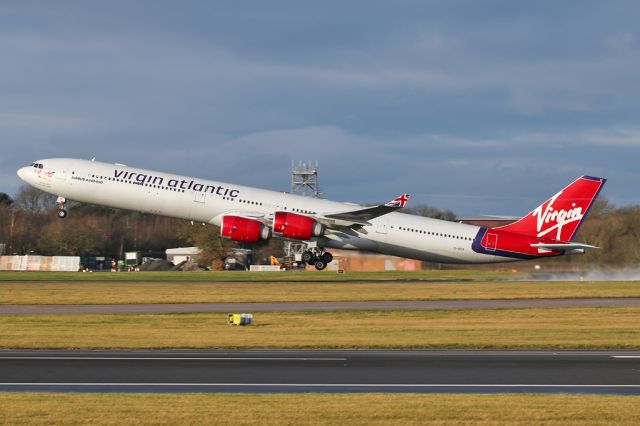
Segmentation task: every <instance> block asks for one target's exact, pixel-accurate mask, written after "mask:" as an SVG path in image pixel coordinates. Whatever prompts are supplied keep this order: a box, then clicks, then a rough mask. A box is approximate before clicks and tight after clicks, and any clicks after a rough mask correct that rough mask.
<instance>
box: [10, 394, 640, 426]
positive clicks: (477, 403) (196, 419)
mask: <svg viewBox="0 0 640 426" xmlns="http://www.w3.org/2000/svg"><path fill="white" fill-rule="evenodd" d="M638 418H640V397H638V396H605V395H588V396H587V395H442V394H435V395H416V394H409V395H399V394H359V395H358V394H338V395H330V394H308V395H263V394H258V395H223V394H186V395H172V394H169V395H146V394H136V395H128V394H72V393H71V394H70V393H3V394H0V422H1V423H3V424H5V423H6V424H13V425H51V424H97V425H120V424H136V425H140V424H156V425H175V424H224V425H239V426H241V425H255V424H270V425H340V424H348V425H388V424H402V425H419V424H444V425H449V424H451V425H503V424H515V425H530V424H562V425H578V424H580V425H612V424H617V425H634V424H637V421H638Z"/></svg>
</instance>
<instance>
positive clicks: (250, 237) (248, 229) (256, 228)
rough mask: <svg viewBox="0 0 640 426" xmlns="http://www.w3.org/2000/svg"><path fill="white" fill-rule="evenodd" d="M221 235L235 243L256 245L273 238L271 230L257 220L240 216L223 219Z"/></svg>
mask: <svg viewBox="0 0 640 426" xmlns="http://www.w3.org/2000/svg"><path fill="white" fill-rule="evenodd" d="M220 235H222V237H223V238H229V239H231V240H233V241H242V242H245V243H255V242H258V241H259V240H268V239H269V238H271V230H270V229H269V228H267V227H266V226H264V225H263V224H262V222H259V221H257V220H253V219H247V218H245V217H240V216H225V217H223V218H222V226H221V227H220Z"/></svg>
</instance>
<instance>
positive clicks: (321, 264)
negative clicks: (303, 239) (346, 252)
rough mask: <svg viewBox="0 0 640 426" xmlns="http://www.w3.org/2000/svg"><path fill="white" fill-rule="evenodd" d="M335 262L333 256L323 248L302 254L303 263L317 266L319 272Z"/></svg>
mask: <svg viewBox="0 0 640 426" xmlns="http://www.w3.org/2000/svg"><path fill="white" fill-rule="evenodd" d="M332 260H333V255H332V254H331V253H329V252H328V251H324V249H323V248H319V247H317V248H314V249H312V250H307V251H305V252H304V253H302V261H303V262H305V263H308V264H309V265H313V266H315V268H316V269H317V270H318V271H322V270H323V269H324V268H326V267H327V265H328V264H329V263H331V261H332Z"/></svg>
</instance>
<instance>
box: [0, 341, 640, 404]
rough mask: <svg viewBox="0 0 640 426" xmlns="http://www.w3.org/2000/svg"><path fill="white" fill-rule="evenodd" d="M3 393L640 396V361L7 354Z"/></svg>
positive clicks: (444, 355) (525, 356) (513, 354)
mask: <svg viewBox="0 0 640 426" xmlns="http://www.w3.org/2000/svg"><path fill="white" fill-rule="evenodd" d="M0 391H30V392H33V391H40V392H42V391H56V392H136V393H167V392H171V393H174V392H178V393H184V392H234V393H310V392H324V393H347V392H349V393H353V392H394V393H398V392H400V393H442V392H445V393H578V394H622V395H640V352H638V351H635V352H629V351H559V352H552V351H455V350H454V351H345V350H336V351H294V350H285V351H281V350H271V351H0Z"/></svg>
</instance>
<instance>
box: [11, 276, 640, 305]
mask: <svg viewBox="0 0 640 426" xmlns="http://www.w3.org/2000/svg"><path fill="white" fill-rule="evenodd" d="M127 276H128V275H127ZM585 297H640V283H638V282H633V281H607V282H598V281H594V282H567V281H563V282H512V281H497V282H496V281H493V282H481V281H473V282H435V283H431V282H384V281H383V282H368V283H358V282H348V283H344V282H342V283H327V282H306V283H299V282H267V283H264V282H247V281H237V282H222V283H220V282H166V281H156V282H92V281H69V282H46V281H34V282H20V281H13V282H9V281H5V282H0V305H56V304H134V303H136V304H138V303H139V304H145V303H216V302H224V303H229V302H299V301H314V302H318V301H380V300H455V299H523V298H527V299H528V298H585Z"/></svg>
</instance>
